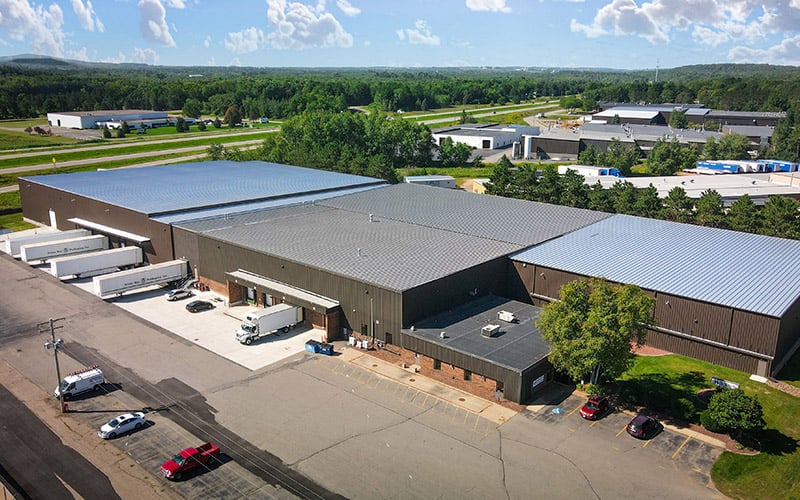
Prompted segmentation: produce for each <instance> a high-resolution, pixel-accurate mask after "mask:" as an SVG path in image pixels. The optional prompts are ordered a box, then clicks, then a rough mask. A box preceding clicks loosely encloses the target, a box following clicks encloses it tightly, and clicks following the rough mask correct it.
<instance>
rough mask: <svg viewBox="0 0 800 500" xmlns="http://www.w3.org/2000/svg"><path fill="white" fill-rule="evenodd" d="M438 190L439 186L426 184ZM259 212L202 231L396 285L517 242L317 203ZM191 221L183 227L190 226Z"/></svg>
mask: <svg viewBox="0 0 800 500" xmlns="http://www.w3.org/2000/svg"><path fill="white" fill-rule="evenodd" d="M431 189H438V190H442V188H431ZM260 215H261V216H262V217H261V220H260V221H258V222H253V223H250V224H241V223H234V224H229V225H228V226H227V227H219V228H216V229H210V230H207V231H204V234H205V235H207V236H209V237H211V238H216V239H219V240H222V241H230V242H233V243H235V244H236V245H239V246H241V247H244V248H250V249H253V250H255V251H258V252H262V253H266V254H268V255H274V256H278V257H281V258H285V259H288V260H290V261H293V262H297V263H300V264H303V265H307V266H311V267H316V268H319V269H327V270H329V271H330V272H332V273H335V274H338V275H341V276H347V277H350V278H353V279H356V280H359V281H363V282H366V283H372V284H375V285H377V286H381V287H384V288H388V289H392V290H397V291H402V290H406V289H409V288H413V287H416V286H419V285H421V284H424V283H427V282H430V281H433V280H436V279H438V278H443V277H445V276H448V275H451V274H454V273H457V272H460V271H462V270H464V269H468V268H470V267H473V266H476V265H479V264H482V263H484V262H487V261H489V260H492V259H496V258H500V257H503V256H506V255H508V254H510V253H512V252H515V251H517V250H519V249H520V248H522V247H521V246H519V245H514V244H511V243H506V242H501V241H496V240H490V239H486V238H479V237H476V236H470V235H465V234H461V233H456V232H452V231H445V230H442V229H436V228H431V227H425V226H420V225H415V224H409V223H406V222H400V221H395V220H391V219H384V218H380V217H373V219H372V221H370V219H369V215H367V214H362V213H358V212H350V211H347V210H338V209H335V208H332V207H326V206H323V205H321V204H316V205H303V206H295V207H287V208H277V209H274V210H268V211H265V212H263V213H262V214H260ZM192 226H196V225H195V224H189V225H187V226H186V227H187V228H188V229H192Z"/></svg>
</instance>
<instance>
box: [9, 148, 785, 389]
mask: <svg viewBox="0 0 800 500" xmlns="http://www.w3.org/2000/svg"><path fill="white" fill-rule="evenodd" d="M602 178H603V177H599V179H602ZM243 180H247V182H243ZM19 186H20V196H21V199H22V205H23V212H24V216H25V218H26V219H28V220H32V221H36V222H38V223H41V224H49V225H52V226H55V227H57V228H58V229H61V230H66V229H75V228H85V229H89V230H91V231H92V232H94V233H97V234H103V235H107V236H108V237H109V241H110V242H111V243H112V246H131V245H138V246H141V247H142V249H143V252H144V254H145V256H146V258H147V260H148V261H149V262H151V263H157V262H166V261H172V260H174V259H184V260H186V261H188V264H189V268H190V269H192V271H193V274H194V275H195V276H194V277H195V278H197V279H199V280H200V282H201V283H202V284H203V285H204V286H208V287H210V289H211V290H213V291H214V292H216V293H218V294H220V295H222V296H223V297H224V298H225V300H226V303H228V304H236V303H241V302H247V303H252V304H254V305H259V306H269V305H271V304H274V303H278V302H286V303H290V304H294V305H297V306H301V307H303V309H304V312H305V318H306V319H307V321H308V322H309V323H310V324H312V325H314V326H315V327H317V328H320V329H322V330H324V332H325V335H326V336H327V338H329V339H336V338H344V339H346V338H348V337H349V336H350V335H353V336H358V337H360V338H363V339H370V340H372V341H375V342H378V341H379V342H384V343H386V344H387V345H391V346H393V347H392V348H394V349H403V350H405V351H410V352H411V353H414V354H416V355H417V357H418V359H419V360H420V361H419V365H420V366H421V367H422V374H423V375H424V374H425V373H426V370H431V371H435V370H447V374H448V375H450V374H452V376H453V377H458V378H459V379H460V380H463V381H464V382H465V383H467V384H483V385H481V387H485V385H486V384H491V385H492V389H497V390H501V391H503V394H504V397H505V398H507V399H509V400H512V401H516V402H519V403H524V402H526V401H529V400H531V399H532V397H534V395H535V394H536V393H537V392H538V391H540V390H541V388H543V387H545V385H546V383H547V382H548V381H549V380H552V378H553V377H554V372H553V368H552V366H551V365H550V364H549V362H548V361H547V354H548V352H549V348H548V346H547V345H546V343H544V341H543V340H542V338H541V335H540V333H539V331H538V329H537V328H536V326H535V325H536V318H537V317H538V314H539V311H540V307H541V306H542V305H545V304H547V303H549V302H551V301H553V300H557V299H558V297H559V290H560V287H561V286H562V285H564V284H566V283H568V282H570V281H572V280H574V279H576V278H579V277H592V276H598V277H605V278H606V279H608V280H610V281H612V282H617V283H630V284H634V285H638V286H640V287H641V288H642V289H643V290H644V291H645V292H646V293H648V294H650V295H652V296H653V297H655V298H656V300H657V304H658V305H657V307H656V311H655V319H656V322H655V324H653V325H651V328H650V330H649V332H648V344H649V345H652V346H654V347H658V348H663V349H666V350H669V351H672V352H675V353H679V354H685V355H688V356H694V357H697V358H700V359H704V360H707V361H711V362H713V363H717V364H720V365H724V366H728V367H731V368H735V369H738V370H742V371H745V372H750V373H756V374H759V375H763V376H768V375H772V374H774V373H775V372H776V371H777V370H779V369H780V367H782V366H783V364H784V363H785V362H786V360H787V359H788V358H789V357H790V356H791V354H792V353H793V352H794V351H795V350H796V349H797V347H798V346H800V333H799V332H800V268H798V266H792V265H775V264H774V260H773V259H769V258H766V257H767V256H776V258H780V257H781V256H792V255H798V254H800V241H794V240H785V239H780V238H771V237H767V236H759V235H751V234H745V233H737V232H734V231H725V230H719V229H712V228H706V227H700V226H692V225H686V224H677V223H670V222H664V221H655V220H648V219H643V218H639V217H630V216H624V215H613V214H609V213H603V212H594V211H590V210H582V209H576V208H571V207H562V206H556V205H549V204H544V203H536V202H529V201H523V200H516V199H510V198H501V197H496V196H487V195H476V194H472V193H469V192H466V191H462V190H457V189H436V188H433V187H429V186H420V185H416V184H411V183H400V184H396V185H388V184H386V183H385V182H383V181H382V180H380V179H373V178H369V177H362V176H355V175H347V174H338V173H333V172H326V171H321V170H311V169H305V168H300V167H292V166H287V165H278V164H272V163H264V162H244V163H235V162H228V161H217V162H203V163H197V164H181V165H171V166H164V167H148V168H139V169H117V170H109V171H102V172H80V173H74V174H54V175H47V176H32V177H21V178H20V179H19ZM440 373H444V372H440Z"/></svg>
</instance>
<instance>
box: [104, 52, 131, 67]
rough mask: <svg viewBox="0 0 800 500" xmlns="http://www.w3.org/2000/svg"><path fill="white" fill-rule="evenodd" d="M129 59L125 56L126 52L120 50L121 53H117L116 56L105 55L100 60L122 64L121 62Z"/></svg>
mask: <svg viewBox="0 0 800 500" xmlns="http://www.w3.org/2000/svg"><path fill="white" fill-rule="evenodd" d="M127 60H128V58H127V57H125V54H123V53H122V52H119V53H117V55H116V56H112V57H104V58H102V59H100V62H104V63H114V64H121V63H124V62H125V61H127Z"/></svg>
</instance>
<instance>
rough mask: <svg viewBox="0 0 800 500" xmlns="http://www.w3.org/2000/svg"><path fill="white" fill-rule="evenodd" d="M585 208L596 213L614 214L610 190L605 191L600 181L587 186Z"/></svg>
mask: <svg viewBox="0 0 800 500" xmlns="http://www.w3.org/2000/svg"><path fill="white" fill-rule="evenodd" d="M587 195H588V202H589V205H588V207H587V208H589V210H596V211H598V212H608V213H614V199H613V194H612V192H611V190H610V189H606V188H604V187H603V185H602V184H600V181H597V182H595V183H594V184H592V185H591V186H589V192H588V193H587Z"/></svg>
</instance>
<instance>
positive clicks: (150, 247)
mask: <svg viewBox="0 0 800 500" xmlns="http://www.w3.org/2000/svg"><path fill="white" fill-rule="evenodd" d="M19 184H20V198H21V200H22V209H23V215H24V216H25V217H26V218H28V219H31V220H34V221H37V222H40V223H42V224H48V225H49V224H50V213H49V211H50V210H53V211H55V213H56V222H57V227H58V229H60V230H65V229H75V228H76V227H77V226H76V225H75V224H73V223H71V222H68V221H67V219H70V218H72V217H80V218H82V219H86V220H89V221H92V222H96V223H98V224H103V225H106V226H110V227H113V228H116V229H121V230H123V231H128V232H131V233H135V234H138V235H142V236H147V237H149V238H150V239H151V241H149V242H147V243H144V244H142V245H140V246H141V247H142V251H143V252H144V255H145V260H147V261H148V262H151V263H158V262H166V261H168V260H172V259H173V254H172V235H171V234H170V228H169V226H168V225H166V224H162V223H160V222H156V221H152V220H150V219H149V218H148V217H147V216H146V215H144V214H142V213H139V212H134V211H131V210H127V209H123V208H120V207H117V206H115V205H110V204H108V203H103V202H99V201H97V200H92V199H89V198H84V197H82V196H77V195H73V194H70V193H66V192H63V191H60V190H57V189H52V188H50V187H46V186H42V185H39V184H36V183H33V182H26V181H20V183H19ZM111 239H112V240H114V238H113V237H112V238H111ZM113 246H116V245H113Z"/></svg>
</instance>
